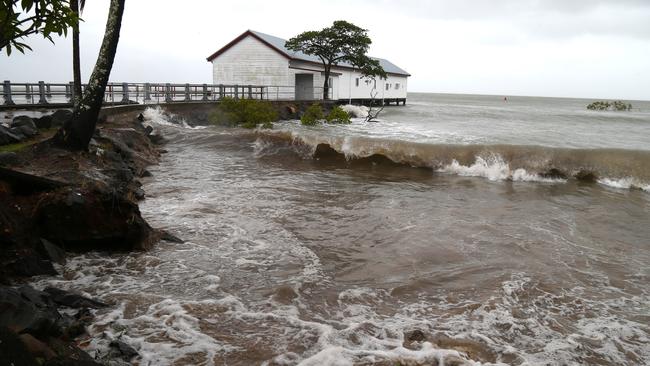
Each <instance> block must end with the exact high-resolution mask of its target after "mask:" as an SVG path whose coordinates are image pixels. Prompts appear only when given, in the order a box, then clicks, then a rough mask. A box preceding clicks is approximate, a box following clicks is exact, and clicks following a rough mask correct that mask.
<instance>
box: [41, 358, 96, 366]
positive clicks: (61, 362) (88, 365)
mask: <svg viewBox="0 0 650 366" xmlns="http://www.w3.org/2000/svg"><path fill="white" fill-rule="evenodd" d="M43 366H103V365H102V364H101V363H97V362H95V361H93V360H92V359H90V360H78V359H74V358H66V357H57V358H54V359H51V360H49V361H47V362H46V363H44V364H43Z"/></svg>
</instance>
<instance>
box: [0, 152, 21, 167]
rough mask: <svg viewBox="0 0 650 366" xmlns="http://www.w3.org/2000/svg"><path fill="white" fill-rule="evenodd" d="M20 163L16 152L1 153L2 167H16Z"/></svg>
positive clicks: (0, 162)
mask: <svg viewBox="0 0 650 366" xmlns="http://www.w3.org/2000/svg"><path fill="white" fill-rule="evenodd" d="M19 162H20V159H18V154H16V153H15V152H9V151H6V152H5V151H3V152H0V165H16V164H18V163H19Z"/></svg>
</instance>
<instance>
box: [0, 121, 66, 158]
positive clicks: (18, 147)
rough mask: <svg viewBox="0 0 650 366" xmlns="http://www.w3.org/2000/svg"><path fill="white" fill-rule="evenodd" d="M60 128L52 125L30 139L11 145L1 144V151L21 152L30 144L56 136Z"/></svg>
mask: <svg viewBox="0 0 650 366" xmlns="http://www.w3.org/2000/svg"><path fill="white" fill-rule="evenodd" d="M58 130H59V128H58V127H52V128H48V129H46V130H39V131H38V132H39V134H38V135H36V136H34V137H32V138H30V139H27V140H25V141H21V142H16V143H15V144H9V145H1V146H0V152H19V151H22V150H23V149H25V148H27V147H29V146H32V145H34V144H37V143H39V142H41V141H45V140H47V139H49V138H51V137H52V136H54V134H55V133H56V131H58Z"/></svg>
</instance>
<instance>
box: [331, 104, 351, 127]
mask: <svg viewBox="0 0 650 366" xmlns="http://www.w3.org/2000/svg"><path fill="white" fill-rule="evenodd" d="M325 120H326V121H327V122H328V123H346V124H347V123H350V114H348V112H346V111H344V110H343V108H341V107H339V106H336V107H334V108H332V110H331V111H330V112H329V113H328V114H327V116H326V117H325Z"/></svg>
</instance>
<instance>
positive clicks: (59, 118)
mask: <svg viewBox="0 0 650 366" xmlns="http://www.w3.org/2000/svg"><path fill="white" fill-rule="evenodd" d="M71 119H72V112H71V111H69V110H67V109H59V110H58V111H56V112H54V113H52V126H54V127H61V126H63V124H64V123H66V122H67V121H69V120H71Z"/></svg>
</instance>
